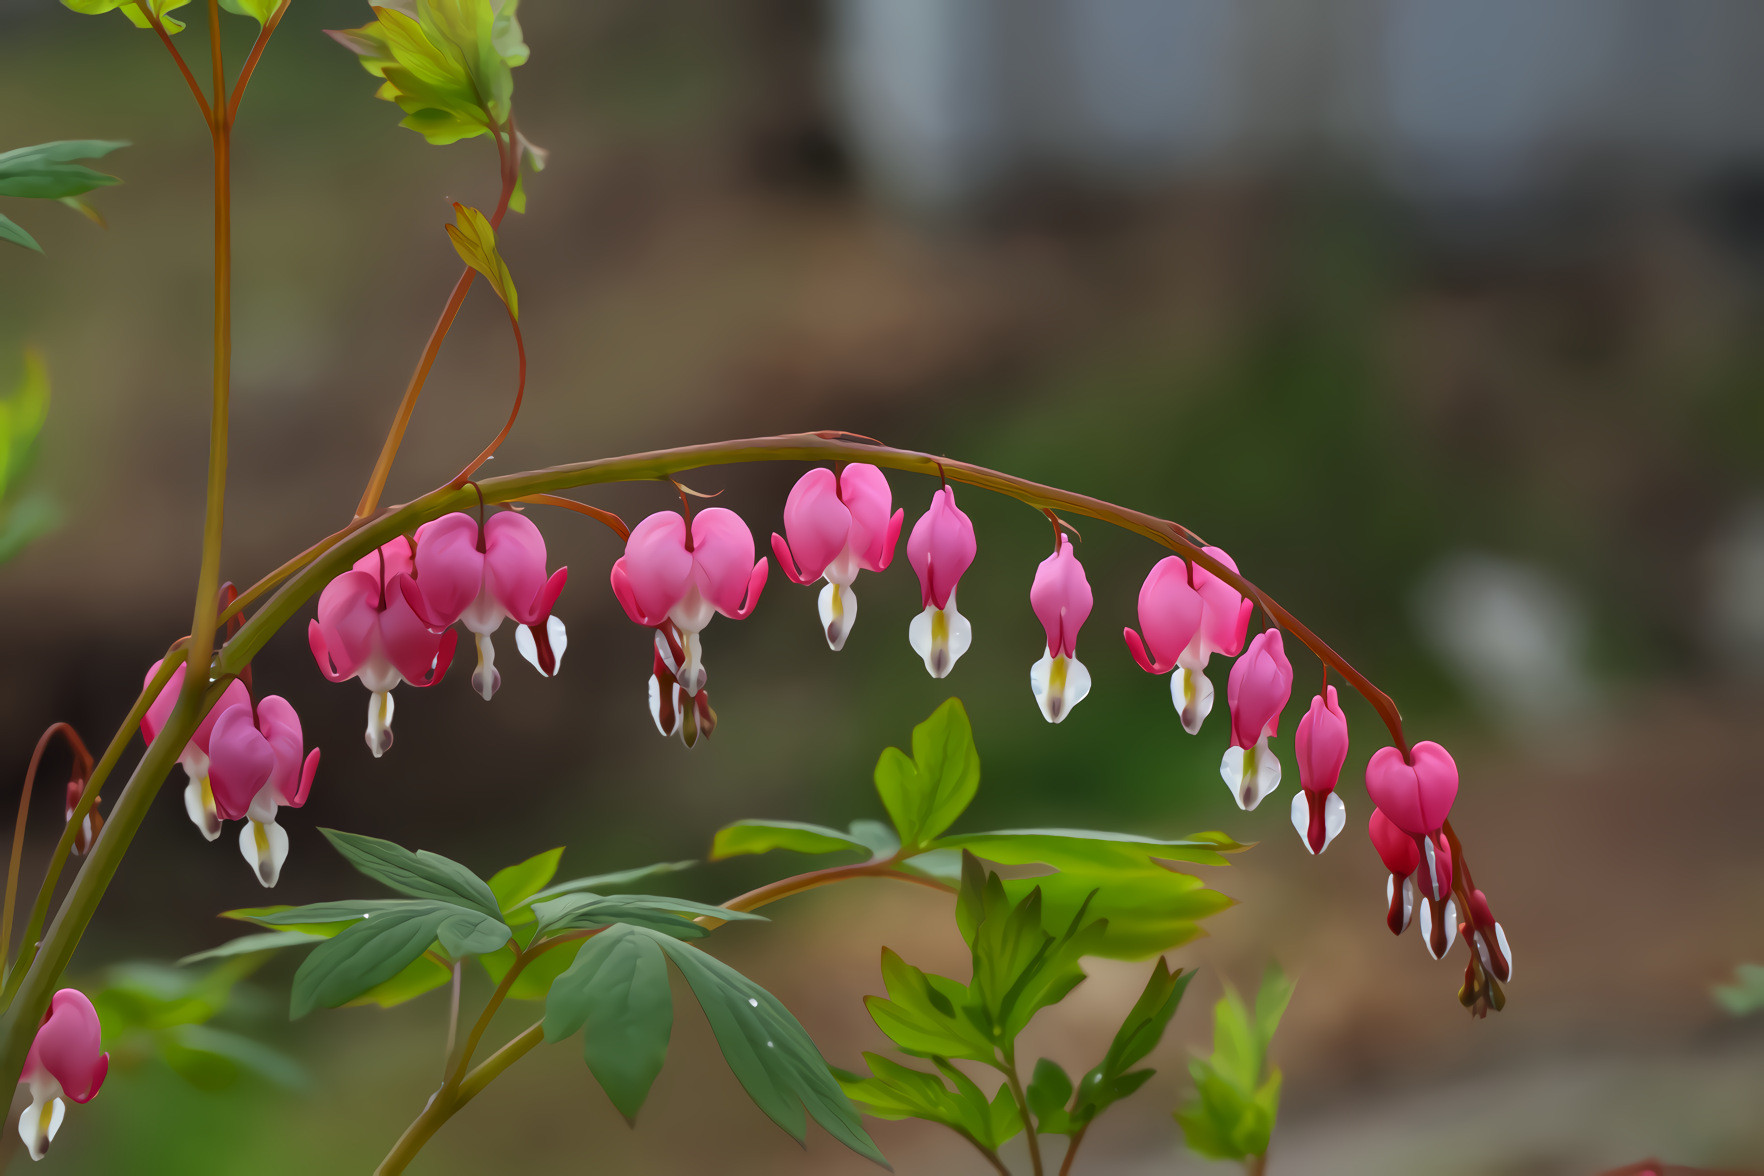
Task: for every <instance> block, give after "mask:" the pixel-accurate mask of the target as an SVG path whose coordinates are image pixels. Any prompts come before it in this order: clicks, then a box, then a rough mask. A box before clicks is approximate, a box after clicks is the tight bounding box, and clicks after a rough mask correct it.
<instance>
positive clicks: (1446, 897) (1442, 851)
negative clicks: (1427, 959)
mask: <svg viewBox="0 0 1764 1176" xmlns="http://www.w3.org/2000/svg"><path fill="white" fill-rule="evenodd" d="M1366 832H1367V834H1368V835H1369V836H1370V837H1371V838H1372V846H1373V848H1375V849H1376V850H1377V851H1378V856H1379V857H1380V858H1382V859H1383V861H1384V867H1385V869H1387V870H1389V871H1390V880H1389V882H1388V883H1387V884H1386V885H1385V889H1384V897H1385V901H1386V902H1387V903H1388V904H1389V913H1388V914H1387V915H1386V916H1385V923H1386V925H1388V926H1389V927H1390V931H1391V934H1392V935H1401V934H1402V933H1403V931H1404V930H1406V929H1407V928H1408V926H1409V920H1410V918H1411V916H1412V915H1413V913H1414V910H1415V896H1416V892H1417V891H1419V892H1420V896H1421V927H1420V930H1421V941H1422V942H1423V943H1425V944H1426V945H1427V951H1428V954H1430V955H1432V956H1433V958H1434V959H1436V960H1438V959H1444V958H1445V954H1446V952H1448V951H1450V950H1451V949H1452V944H1453V943H1455V942H1456V941H1457V938H1458V904H1457V901H1456V900H1455V899H1453V898H1452V896H1451V895H1452V848H1451V845H1450V843H1449V842H1447V841H1446V839H1445V835H1444V834H1442V833H1438V832H1435V833H1430V834H1420V835H1417V834H1413V833H1410V832H1408V831H1407V830H1405V829H1403V828H1401V827H1400V826H1399V825H1397V823H1396V822H1394V821H1392V820H1391V819H1390V818H1389V817H1388V816H1386V815H1385V813H1384V811H1383V810H1382V809H1373V810H1372V819H1371V821H1370V822H1369V823H1368V824H1367V827H1366ZM1399 885H1400V887H1401V901H1400V903H1399V901H1398V888H1399Z"/></svg>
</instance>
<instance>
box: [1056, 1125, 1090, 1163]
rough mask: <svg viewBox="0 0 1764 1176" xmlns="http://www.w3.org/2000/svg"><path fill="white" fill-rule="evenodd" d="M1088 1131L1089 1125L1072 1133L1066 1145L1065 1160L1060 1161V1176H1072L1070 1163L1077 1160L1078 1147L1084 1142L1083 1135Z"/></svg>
mask: <svg viewBox="0 0 1764 1176" xmlns="http://www.w3.org/2000/svg"><path fill="white" fill-rule="evenodd" d="M1089 1130H1090V1124H1089V1123H1086V1124H1085V1125H1084V1126H1082V1127H1080V1128H1078V1130H1076V1131H1074V1132H1073V1133H1072V1138H1071V1140H1070V1141H1069V1142H1068V1143H1067V1144H1066V1158H1065V1159H1063V1160H1061V1161H1060V1176H1072V1161H1073V1160H1075V1159H1077V1158H1078V1145H1079V1144H1081V1143H1083V1142H1084V1133H1085V1132H1086V1131H1089Z"/></svg>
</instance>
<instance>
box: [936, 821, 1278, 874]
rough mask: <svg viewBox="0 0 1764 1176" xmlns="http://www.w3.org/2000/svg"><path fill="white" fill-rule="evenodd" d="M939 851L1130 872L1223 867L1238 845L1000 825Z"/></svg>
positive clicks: (1202, 836) (1199, 836)
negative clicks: (1163, 864) (1188, 865)
mask: <svg viewBox="0 0 1764 1176" xmlns="http://www.w3.org/2000/svg"><path fill="white" fill-rule="evenodd" d="M937 845H938V847H939V848H943V849H966V850H969V851H971V852H972V853H973V854H974V855H975V856H976V857H981V858H985V859H986V860H987V861H989V862H997V863H999V864H1000V865H1007V866H1021V865H1029V864H1033V863H1038V864H1041V865H1047V866H1052V867H1053V868H1054V869H1056V870H1071V871H1090V870H1110V871H1114V870H1135V869H1142V868H1144V867H1146V866H1148V865H1150V864H1152V863H1154V862H1157V861H1160V860H1162V861H1180V862H1193V863H1195V864H1196V865H1202V866H1223V865H1226V864H1227V863H1226V861H1225V859H1224V857H1222V856H1221V855H1222V854H1227V853H1236V852H1239V851H1241V850H1243V849H1246V848H1247V846H1244V845H1240V844H1239V843H1237V842H1235V841H1232V840H1231V839H1230V838H1228V837H1225V836H1224V834H1221V833H1196V834H1194V835H1193V836H1191V837H1183V838H1177V839H1174V840H1164V839H1161V838H1157V837H1140V836H1138V835H1136V834H1132V833H1099V832H1096V831H1094V830H1090V829H999V830H996V831H994V832H991V833H958V834H956V835H955V836H953V837H944V838H942V839H940V840H939V841H938V842H937Z"/></svg>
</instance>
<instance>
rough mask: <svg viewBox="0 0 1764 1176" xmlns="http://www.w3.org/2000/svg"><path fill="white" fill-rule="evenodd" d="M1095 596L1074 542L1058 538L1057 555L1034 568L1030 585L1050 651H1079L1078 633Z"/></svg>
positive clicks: (1062, 654) (1067, 654)
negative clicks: (1073, 551) (1033, 575)
mask: <svg viewBox="0 0 1764 1176" xmlns="http://www.w3.org/2000/svg"><path fill="white" fill-rule="evenodd" d="M1092 603H1093V597H1092V596H1091V592H1090V581H1089V579H1087V578H1086V577H1085V575H1084V565H1083V564H1081V563H1079V562H1078V557H1077V556H1076V555H1074V554H1072V543H1071V540H1069V539H1067V538H1066V537H1065V536H1064V535H1061V536H1059V538H1058V540H1057V541H1056V546H1055V547H1054V553H1053V554H1052V555H1050V556H1048V557H1047V558H1046V559H1044V560H1042V561H1041V566H1039V567H1037V568H1036V569H1035V582H1034V583H1032V584H1031V585H1030V586H1029V604H1030V607H1032V608H1034V609H1035V616H1036V618H1037V619H1038V620H1040V622H1041V627H1042V628H1043V629H1045V630H1047V652H1048V653H1049V654H1050V655H1052V656H1054V657H1071V656H1073V655H1074V654H1075V653H1076V652H1077V649H1078V630H1079V629H1080V628H1082V627H1083V625H1084V622H1085V619H1086V618H1088V617H1089V616H1090V608H1091V605H1092Z"/></svg>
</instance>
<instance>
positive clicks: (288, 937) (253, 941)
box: [178, 931, 330, 966]
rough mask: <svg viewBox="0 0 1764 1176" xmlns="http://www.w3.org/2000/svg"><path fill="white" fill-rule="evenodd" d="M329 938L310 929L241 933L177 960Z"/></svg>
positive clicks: (189, 960)
mask: <svg viewBox="0 0 1764 1176" xmlns="http://www.w3.org/2000/svg"><path fill="white" fill-rule="evenodd" d="M328 938H330V937H329V936H327V935H314V934H313V933H312V932H310V931H260V932H257V933H256V934H253V935H241V936H239V938H237V939H234V940H231V941H230V942H227V943H223V944H221V945H220V946H219V947H211V948H209V949H208V950H207V951H199V952H196V953H195V954H193V955H187V956H185V957H184V958H183V959H181V960H179V961H178V964H179V965H180V966H182V965H186V964H196V963H201V962H202V961H203V960H219V959H226V958H228V957H229V956H236V955H254V954H256V953H257V952H269V951H280V950H281V949H282V948H284V947H300V946H303V945H305V944H309V943H322V942H323V941H324V940H326V939H328Z"/></svg>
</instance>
